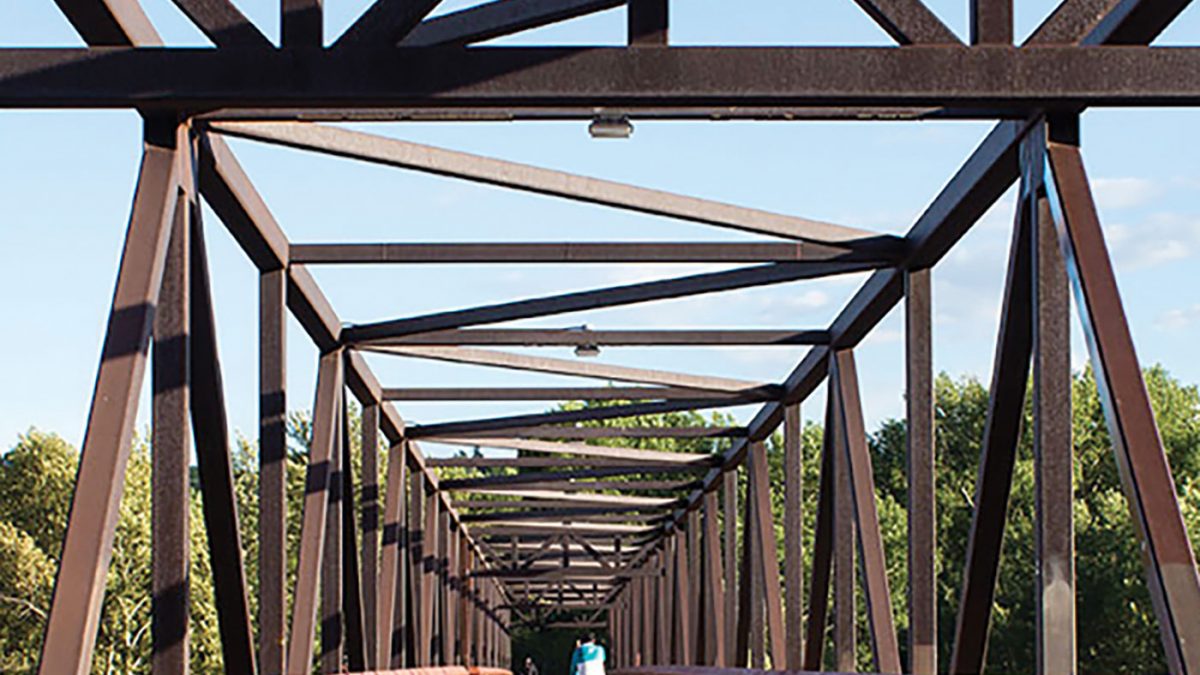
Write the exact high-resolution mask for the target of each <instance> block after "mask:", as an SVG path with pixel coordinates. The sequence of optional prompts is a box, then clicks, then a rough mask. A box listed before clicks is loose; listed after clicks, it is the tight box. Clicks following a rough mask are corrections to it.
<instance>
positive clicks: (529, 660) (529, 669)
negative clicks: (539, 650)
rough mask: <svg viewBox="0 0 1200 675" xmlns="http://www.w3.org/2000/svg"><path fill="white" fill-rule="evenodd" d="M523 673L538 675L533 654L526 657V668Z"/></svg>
mask: <svg viewBox="0 0 1200 675" xmlns="http://www.w3.org/2000/svg"><path fill="white" fill-rule="evenodd" d="M521 675H538V667H537V664H536V663H534V662H533V657H532V656H526V657H525V670H523V671H521Z"/></svg>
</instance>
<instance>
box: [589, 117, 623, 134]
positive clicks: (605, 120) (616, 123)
mask: <svg viewBox="0 0 1200 675" xmlns="http://www.w3.org/2000/svg"><path fill="white" fill-rule="evenodd" d="M588 133H589V134H591V135H592V138H629V137H630V136H632V135H633V124H632V123H631V122H630V121H629V118H628V117H625V116H624V115H622V116H620V117H597V118H596V119H594V120H592V123H591V124H589V125H588Z"/></svg>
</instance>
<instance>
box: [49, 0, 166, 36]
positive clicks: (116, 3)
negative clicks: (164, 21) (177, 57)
mask: <svg viewBox="0 0 1200 675" xmlns="http://www.w3.org/2000/svg"><path fill="white" fill-rule="evenodd" d="M54 1H55V4H56V5H58V8H59V10H61V11H62V13H63V15H64V16H66V17H67V21H70V22H71V26H72V27H74V28H75V31H76V32H78V33H79V35H80V37H82V38H83V40H84V42H86V43H88V44H89V45H97V46H128V45H138V46H144V47H156V46H161V45H162V38H161V37H159V35H158V32H157V31H156V30H154V24H152V23H150V19H149V18H148V17H147V16H146V13H145V12H143V11H142V6H141V3H139V2H138V0H54Z"/></svg>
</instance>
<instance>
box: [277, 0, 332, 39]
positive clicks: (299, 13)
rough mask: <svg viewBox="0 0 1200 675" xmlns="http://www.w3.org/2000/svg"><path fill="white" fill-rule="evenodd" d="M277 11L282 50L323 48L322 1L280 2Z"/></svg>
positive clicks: (323, 4) (323, 10)
mask: <svg viewBox="0 0 1200 675" xmlns="http://www.w3.org/2000/svg"><path fill="white" fill-rule="evenodd" d="M279 10H280V17H279V41H280V42H281V43H282V44H283V47H284V48H299V49H320V48H321V47H323V46H324V44H325V28H324V24H325V2H324V0H280V2H279Z"/></svg>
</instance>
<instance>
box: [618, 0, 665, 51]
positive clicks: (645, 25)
mask: <svg viewBox="0 0 1200 675" xmlns="http://www.w3.org/2000/svg"><path fill="white" fill-rule="evenodd" d="M626 17H627V21H628V24H629V25H628V41H629V44H630V45H637V46H660V47H662V46H666V44H667V34H668V3H667V0H630V1H629V3H628V5H627V8H626Z"/></svg>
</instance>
